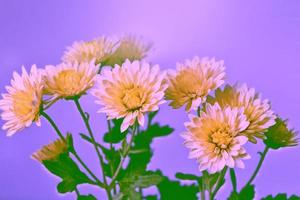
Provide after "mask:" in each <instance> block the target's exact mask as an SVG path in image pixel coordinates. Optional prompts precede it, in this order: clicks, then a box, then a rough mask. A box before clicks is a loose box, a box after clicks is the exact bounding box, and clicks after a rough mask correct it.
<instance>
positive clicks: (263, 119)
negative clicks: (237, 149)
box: [207, 84, 276, 143]
mask: <svg viewBox="0 0 300 200" xmlns="http://www.w3.org/2000/svg"><path fill="white" fill-rule="evenodd" d="M207 101H208V102H209V103H211V104H214V103H218V104H219V105H220V106H221V107H226V106H231V107H238V108H244V114H245V115H246V117H247V120H248V121H249V122H250V124H249V126H248V127H247V129H246V130H245V131H244V132H243V134H245V135H246V136H248V138H249V140H250V141H251V142H253V143H256V139H255V137H258V138H264V134H263V133H264V132H265V131H266V129H268V128H269V127H270V126H272V125H274V124H275V119H276V115H275V114H274V112H273V111H272V110H271V106H270V103H269V101H268V100H267V99H264V100H263V99H262V98H261V96H260V95H259V94H257V93H256V92H255V89H254V88H248V87H247V85H246V84H243V85H240V86H239V85H235V86H233V87H232V86H230V85H227V86H226V87H225V88H224V90H221V89H218V90H216V92H215V97H208V99H207Z"/></svg>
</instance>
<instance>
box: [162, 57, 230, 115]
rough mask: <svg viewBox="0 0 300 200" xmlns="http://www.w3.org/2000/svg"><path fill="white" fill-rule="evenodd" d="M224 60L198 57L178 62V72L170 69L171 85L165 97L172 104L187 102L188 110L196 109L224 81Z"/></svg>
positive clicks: (173, 105)
mask: <svg viewBox="0 0 300 200" xmlns="http://www.w3.org/2000/svg"><path fill="white" fill-rule="evenodd" d="M224 70H225V67H224V64H223V61H215V59H214V58H213V59H209V58H202V59H200V58H198V57H195V58H194V59H192V60H187V61H186V62H185V63H178V64H177V72H175V71H170V73H169V87H168V89H167V90H166V95H165V98H166V99H167V100H171V102H170V104H169V105H170V106H172V107H173V108H180V107H181V106H183V105H184V104H186V108H185V109H186V111H190V110H191V109H194V110H196V109H197V108H198V107H199V106H200V105H201V104H202V103H203V102H205V100H206V96H207V95H208V94H209V92H210V91H211V90H214V89H216V88H218V87H219V86H221V85H222V84H223V83H224V78H225V72H224Z"/></svg>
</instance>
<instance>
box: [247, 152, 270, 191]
mask: <svg viewBox="0 0 300 200" xmlns="http://www.w3.org/2000/svg"><path fill="white" fill-rule="evenodd" d="M269 149H270V148H269V147H267V146H265V149H264V151H263V152H262V153H261V157H260V160H259V162H258V165H257V167H256V169H255V171H254V173H253V174H252V176H251V178H250V179H249V181H248V182H247V184H246V186H248V185H250V184H251V183H252V182H253V180H254V179H255V177H256V176H257V174H258V172H259V170H260V168H261V166H262V164H263V162H264V160H265V158H266V155H267V153H268V151H269Z"/></svg>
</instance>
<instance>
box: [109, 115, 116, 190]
mask: <svg viewBox="0 0 300 200" xmlns="http://www.w3.org/2000/svg"><path fill="white" fill-rule="evenodd" d="M107 128H108V132H109V133H111V132H112V129H111V123H110V120H108V119H107ZM109 148H110V150H112V149H113V148H114V146H113V143H112V142H110V143H109ZM110 172H111V174H113V173H114V167H113V163H110ZM113 194H114V195H115V194H117V188H116V186H115V185H114V187H113Z"/></svg>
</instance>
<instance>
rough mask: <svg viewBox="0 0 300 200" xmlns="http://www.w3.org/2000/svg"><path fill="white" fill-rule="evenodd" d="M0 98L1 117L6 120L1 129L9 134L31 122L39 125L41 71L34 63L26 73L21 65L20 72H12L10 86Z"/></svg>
mask: <svg viewBox="0 0 300 200" xmlns="http://www.w3.org/2000/svg"><path fill="white" fill-rule="evenodd" d="M6 90H7V93H5V94H2V97H3V99H1V100H0V109H1V110H2V114H1V118H2V119H3V120H5V121H6V123H5V124H4V125H3V127H2V128H3V129H4V130H7V135H8V136H11V135H13V134H14V133H16V132H17V131H20V130H22V129H24V128H26V127H29V126H30V125H31V124H32V122H36V124H37V125H40V118H39V109H40V106H41V103H42V93H43V83H42V71H41V70H40V69H37V67H36V66H35V65H33V66H32V67H31V70H30V73H29V74H28V73H27V71H26V69H25V68H24V67H22V74H21V75H19V74H18V73H17V72H14V73H13V79H12V80H11V86H6Z"/></svg>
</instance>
